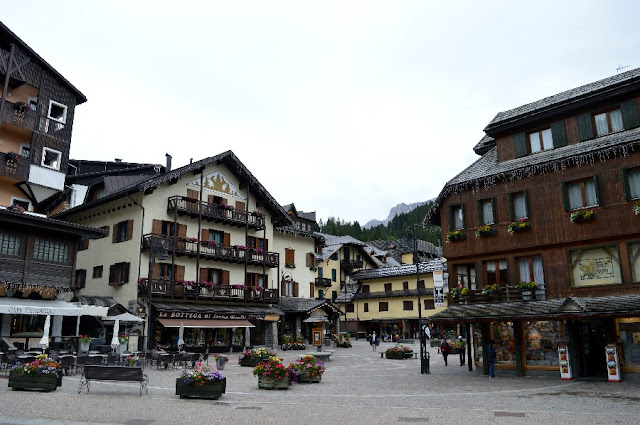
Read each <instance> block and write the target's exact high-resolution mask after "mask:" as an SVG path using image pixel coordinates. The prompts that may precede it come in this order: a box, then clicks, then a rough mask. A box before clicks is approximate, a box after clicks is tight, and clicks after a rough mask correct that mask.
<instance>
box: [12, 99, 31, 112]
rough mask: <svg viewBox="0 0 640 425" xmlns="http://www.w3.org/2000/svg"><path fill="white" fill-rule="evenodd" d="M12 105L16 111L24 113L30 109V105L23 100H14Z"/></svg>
mask: <svg viewBox="0 0 640 425" xmlns="http://www.w3.org/2000/svg"><path fill="white" fill-rule="evenodd" d="M14 106H15V108H16V111H18V112H19V113H21V114H24V113H25V112H27V111H30V110H31V105H30V104H28V103H25V102H16V103H14Z"/></svg>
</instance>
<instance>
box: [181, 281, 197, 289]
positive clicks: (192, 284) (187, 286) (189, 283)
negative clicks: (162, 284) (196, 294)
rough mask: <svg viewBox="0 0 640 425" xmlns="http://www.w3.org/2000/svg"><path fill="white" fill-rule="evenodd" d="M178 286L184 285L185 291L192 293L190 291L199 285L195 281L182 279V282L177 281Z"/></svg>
mask: <svg viewBox="0 0 640 425" xmlns="http://www.w3.org/2000/svg"><path fill="white" fill-rule="evenodd" d="M176 285H183V286H184V289H186V290H189V291H190V290H192V289H194V288H195V287H196V285H197V284H196V282H194V281H193V280H182V279H180V280H177V281H176Z"/></svg>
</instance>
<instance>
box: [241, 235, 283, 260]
mask: <svg viewBox="0 0 640 425" xmlns="http://www.w3.org/2000/svg"><path fill="white" fill-rule="evenodd" d="M247 247H249V248H253V249H261V250H263V251H268V250H269V241H268V240H267V239H263V238H256V237H254V236H248V237H247ZM292 251H293V250H292ZM292 262H293V261H292Z"/></svg>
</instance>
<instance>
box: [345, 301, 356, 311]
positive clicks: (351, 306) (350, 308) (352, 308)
mask: <svg viewBox="0 0 640 425" xmlns="http://www.w3.org/2000/svg"><path fill="white" fill-rule="evenodd" d="M355 311H356V309H355V308H354V305H353V303H349V304H347V313H355Z"/></svg>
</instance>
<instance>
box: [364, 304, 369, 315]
mask: <svg viewBox="0 0 640 425" xmlns="http://www.w3.org/2000/svg"><path fill="white" fill-rule="evenodd" d="M364 312H365V313H368V312H369V303H364Z"/></svg>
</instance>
